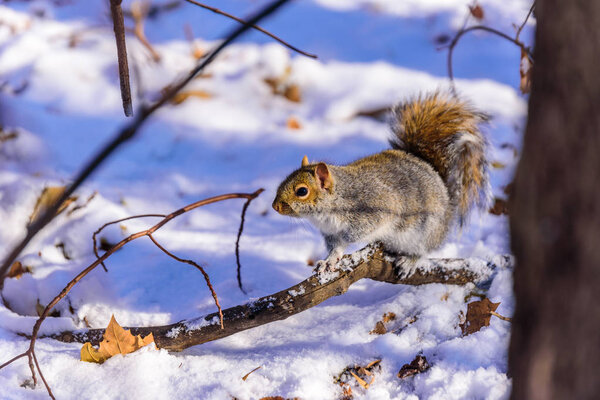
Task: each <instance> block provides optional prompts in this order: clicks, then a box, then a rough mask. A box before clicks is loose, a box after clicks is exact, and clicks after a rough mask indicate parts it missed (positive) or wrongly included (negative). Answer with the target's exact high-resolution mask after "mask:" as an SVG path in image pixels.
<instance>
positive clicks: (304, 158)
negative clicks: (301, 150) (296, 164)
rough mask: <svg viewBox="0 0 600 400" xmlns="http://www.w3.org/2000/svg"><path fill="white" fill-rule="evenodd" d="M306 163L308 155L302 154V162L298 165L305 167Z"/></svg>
mask: <svg viewBox="0 0 600 400" xmlns="http://www.w3.org/2000/svg"><path fill="white" fill-rule="evenodd" d="M307 165H308V157H306V156H304V157H303V158H302V164H301V165H300V166H301V167H306V166H307Z"/></svg>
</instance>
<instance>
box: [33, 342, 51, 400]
mask: <svg viewBox="0 0 600 400" xmlns="http://www.w3.org/2000/svg"><path fill="white" fill-rule="evenodd" d="M31 356H32V357H33V361H34V362H35V366H36V367H37V370H38V372H39V373H40V378H42V382H44V386H46V390H47V391H48V395H50V397H51V398H52V399H55V397H54V395H53V394H52V389H50V386H49V385H48V382H46V378H44V374H42V369H41V368H40V363H38V360H37V356H36V355H35V351H33V350H32V351H31Z"/></svg>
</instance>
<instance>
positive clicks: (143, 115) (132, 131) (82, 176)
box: [0, 0, 289, 288]
mask: <svg viewBox="0 0 600 400" xmlns="http://www.w3.org/2000/svg"><path fill="white" fill-rule="evenodd" d="M288 1H289V0H276V1H273V2H271V3H270V4H268V5H267V6H266V7H264V8H263V9H262V10H261V11H260V12H259V13H257V14H256V15H254V16H253V17H251V18H250V19H249V20H248V22H247V23H246V24H244V25H243V26H240V27H238V28H236V29H235V30H233V32H231V33H230V34H229V35H228V36H227V38H226V39H225V40H224V41H223V42H221V44H220V45H218V46H217V47H216V48H214V49H213V50H212V51H211V52H210V53H208V54H207V55H206V56H205V57H204V58H203V59H201V61H200V62H199V63H198V65H196V67H195V68H194V69H192V70H191V71H190V72H189V73H188V74H187V75H186V76H185V77H184V78H183V79H181V80H180V81H178V82H176V83H175V84H173V85H172V86H171V87H170V88H169V90H167V91H165V92H164V93H163V94H162V96H161V97H160V98H159V99H158V100H157V101H156V102H155V103H154V104H152V105H149V106H148V105H142V106H140V108H139V111H138V112H137V113H136V117H135V118H134V119H133V121H131V122H129V123H128V124H127V125H125V126H124V127H123V128H122V129H121V130H120V131H119V132H118V133H117V134H116V135H115V136H114V137H113V139H112V140H111V141H110V142H108V143H107V144H106V145H105V146H104V147H103V148H102V149H101V150H100V151H99V152H98V154H96V156H94V157H93V158H92V159H91V160H90V161H89V162H88V164H87V165H86V166H84V167H83V169H82V170H81V171H80V172H79V173H78V174H77V176H76V177H75V178H74V179H73V180H72V182H73V183H71V185H69V187H67V188H66V189H65V191H64V192H63V194H62V196H60V198H58V200H57V201H56V202H55V203H54V205H52V206H50V207H48V209H47V210H46V212H45V213H44V214H42V215H41V216H40V217H39V218H37V219H36V220H35V222H34V223H32V224H31V225H29V226H28V227H27V235H26V236H25V238H23V240H21V242H20V243H19V244H17V245H16V246H15V247H14V248H13V250H12V251H11V252H10V253H9V255H8V256H7V257H6V258H5V259H4V263H3V264H2V266H1V267H0V288H1V287H2V283H3V278H4V277H5V276H6V273H7V272H8V269H9V268H10V266H11V265H12V263H13V261H15V259H16V258H17V257H18V256H19V254H20V253H21V251H22V250H23V249H24V248H25V246H27V244H28V243H29V242H30V241H31V239H33V237H34V236H35V235H36V234H37V233H38V232H39V231H40V230H41V229H42V228H43V227H44V226H46V225H47V224H48V223H49V222H50V221H51V220H52V219H53V218H54V217H55V215H56V212H57V211H58V209H59V207H60V205H61V204H62V203H63V202H64V201H65V200H66V199H68V198H69V196H71V194H73V192H74V191H75V190H76V189H77V188H78V187H79V186H81V184H82V183H83V182H84V181H85V180H86V179H87V178H88V177H89V176H90V175H91V174H92V173H93V172H95V171H96V169H97V168H98V167H99V166H100V165H101V164H103V163H104V161H106V159H107V158H108V157H109V156H110V155H111V154H112V153H113V152H114V151H115V150H116V149H118V148H119V147H120V146H121V145H122V144H123V143H125V142H127V141H128V140H130V139H131V138H133V137H134V136H135V135H136V134H137V133H138V132H139V130H140V127H141V126H142V125H143V124H144V123H145V122H146V120H147V119H148V117H150V116H151V115H152V114H154V112H155V111H156V110H158V109H159V108H160V107H162V106H163V105H165V104H167V103H168V102H169V101H170V100H171V99H172V98H173V97H174V96H175V95H176V94H177V93H178V92H179V91H180V90H181V89H183V88H184V87H185V86H186V85H187V84H188V83H189V82H190V81H191V80H192V79H194V77H195V76H196V75H198V73H200V72H201V71H202V70H204V68H206V66H207V65H209V64H210V63H211V62H212V61H213V60H214V59H215V57H216V56H217V55H218V54H219V53H220V52H221V51H222V50H223V49H224V48H225V47H227V46H228V45H229V44H230V43H231V42H233V41H234V40H236V39H237V38H238V37H239V36H240V35H241V34H242V33H244V32H246V31H247V30H248V29H250V28H251V27H252V26H253V25H255V24H256V23H258V22H259V21H261V20H262V19H264V18H265V17H267V16H268V15H270V14H272V13H273V12H275V11H276V10H277V9H278V8H279V7H281V6H283V5H284V4H285V3H287V2H288Z"/></svg>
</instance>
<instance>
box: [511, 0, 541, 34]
mask: <svg viewBox="0 0 600 400" xmlns="http://www.w3.org/2000/svg"><path fill="white" fill-rule="evenodd" d="M535 3H536V2H535V1H534V2H533V4H532V5H531V8H530V9H529V12H528V13H527V16H526V17H525V20H523V23H522V24H521V26H519V29H517V34H516V35H515V40H519V35H520V34H521V31H522V30H523V28H525V24H527V21H529V17H531V14H533V9H534V8H535Z"/></svg>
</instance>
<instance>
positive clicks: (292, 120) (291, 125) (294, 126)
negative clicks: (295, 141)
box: [286, 117, 302, 129]
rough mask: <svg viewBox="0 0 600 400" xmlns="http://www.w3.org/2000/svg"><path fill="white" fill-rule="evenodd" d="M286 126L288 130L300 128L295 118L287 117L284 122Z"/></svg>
mask: <svg viewBox="0 0 600 400" xmlns="http://www.w3.org/2000/svg"><path fill="white" fill-rule="evenodd" d="M286 126H287V127H288V128H289V129H301V128H302V125H301V124H300V121H298V119H297V118H296V117H289V118H288V120H287V122H286Z"/></svg>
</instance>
